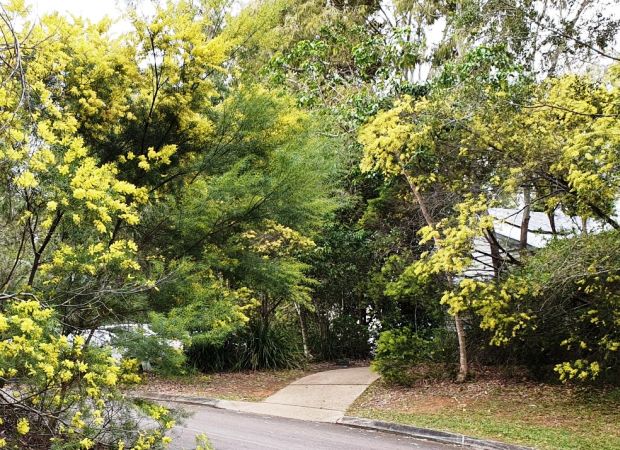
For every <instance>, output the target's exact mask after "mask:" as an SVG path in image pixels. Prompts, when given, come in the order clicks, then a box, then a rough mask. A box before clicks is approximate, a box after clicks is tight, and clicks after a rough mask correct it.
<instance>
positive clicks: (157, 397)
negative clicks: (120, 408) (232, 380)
mask: <svg viewBox="0 0 620 450" xmlns="http://www.w3.org/2000/svg"><path fill="white" fill-rule="evenodd" d="M125 395H126V396H127V397H130V398H138V399H141V400H152V401H156V402H174V403H185V404H187V405H198V406H209V407H211V408H221V406H219V405H220V403H221V400H218V399H216V398H208V397H193V396H189V395H173V394H158V393H155V392H145V393H134V392H131V393H127V394H125ZM222 409H224V408H222Z"/></svg>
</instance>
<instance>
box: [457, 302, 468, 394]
mask: <svg viewBox="0 0 620 450" xmlns="http://www.w3.org/2000/svg"><path fill="white" fill-rule="evenodd" d="M454 325H456V336H457V338H458V340H459V374H458V375H457V376H456V381H458V382H459V383H463V382H464V381H465V380H467V375H469V363H468V361H467V342H466V340H465V327H464V326H463V319H462V317H461V316H460V315H459V313H456V314H455V315H454Z"/></svg>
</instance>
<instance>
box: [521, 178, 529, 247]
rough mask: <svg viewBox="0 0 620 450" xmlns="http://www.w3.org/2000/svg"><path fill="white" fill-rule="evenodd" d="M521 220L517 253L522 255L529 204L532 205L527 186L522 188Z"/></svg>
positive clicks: (525, 238) (526, 231)
mask: <svg viewBox="0 0 620 450" xmlns="http://www.w3.org/2000/svg"><path fill="white" fill-rule="evenodd" d="M523 202H524V205H523V218H522V219H521V239H520V240H519V251H520V253H521V254H522V256H523V253H525V251H526V250H527V234H528V231H529V227H530V217H531V213H530V204H531V203H532V192H531V190H530V187H529V186H526V187H524V188H523Z"/></svg>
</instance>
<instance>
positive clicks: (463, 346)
mask: <svg viewBox="0 0 620 450" xmlns="http://www.w3.org/2000/svg"><path fill="white" fill-rule="evenodd" d="M403 173H404V174H405V178H406V179H407V183H408V184H409V187H410V189H411V192H413V195H414V197H415V199H416V201H417V202H418V205H419V206H420V210H421V211H422V215H423V216H424V220H425V221H426V224H427V225H428V226H429V227H431V228H435V222H434V221H433V217H432V216H431V214H430V212H429V210H428V208H427V207H426V202H425V201H424V198H422V195H421V194H420V191H419V190H418V187H417V186H416V185H415V183H414V182H413V180H412V179H411V177H410V176H409V175H408V174H407V172H406V171H404V170H403ZM433 239H434V243H435V247H437V248H439V247H441V241H440V240H439V239H438V238H433ZM448 283H449V284H450V285H452V284H453V283H454V281H453V280H452V276H450V275H448ZM454 325H455V327H456V335H457V338H458V342H459V374H458V375H457V377H456V381H458V382H464V381H465V380H466V379H467V376H468V375H469V364H468V362H467V341H466V339H465V327H464V326H463V318H462V317H461V315H460V314H459V313H456V314H455V315H454Z"/></svg>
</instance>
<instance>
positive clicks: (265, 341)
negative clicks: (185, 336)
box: [187, 322, 305, 372]
mask: <svg viewBox="0 0 620 450" xmlns="http://www.w3.org/2000/svg"><path fill="white" fill-rule="evenodd" d="M187 356H188V360H189V363H190V364H191V365H192V366H193V367H195V368H196V369H198V370H201V371H203V372H217V371H225V370H259V369H267V370H275V369H295V368H299V367H301V366H302V365H303V364H304V362H305V357H304V354H303V350H302V349H301V343H300V342H299V338H298V336H296V335H295V333H294V332H293V331H292V330H291V329H290V328H288V327H286V326H284V325H283V324H272V325H271V326H269V327H267V326H265V325H264V324H262V323H260V322H257V323H251V324H250V326H248V327H247V328H244V329H242V330H240V331H239V332H238V333H235V334H234V335H233V336H231V337H229V338H228V340H226V341H225V342H224V343H220V344H213V343H209V342H205V341H196V342H194V343H192V345H191V346H190V347H189V348H188V349H187Z"/></svg>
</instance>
